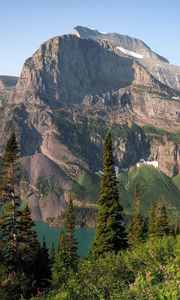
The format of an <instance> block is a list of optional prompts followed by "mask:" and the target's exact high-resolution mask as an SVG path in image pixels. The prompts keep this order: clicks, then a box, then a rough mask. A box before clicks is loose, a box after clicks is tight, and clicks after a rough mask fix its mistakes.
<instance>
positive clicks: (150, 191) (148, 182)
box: [118, 164, 180, 216]
mask: <svg viewBox="0 0 180 300" xmlns="http://www.w3.org/2000/svg"><path fill="white" fill-rule="evenodd" d="M118 182H119V192H120V198H121V201H122V203H123V205H124V207H125V208H126V209H127V210H129V209H132V199H133V195H134V191H135V186H136V183H137V182H139V184H140V188H141V201H142V210H143V214H144V215H145V216H147V214H148V211H149V209H150V208H151V206H152V205H153V204H155V203H156V202H157V201H158V199H159V198H160V197H161V196H164V198H165V200H166V203H167V207H168V210H169V213H170V214H171V215H176V214H177V213H180V190H179V189H178V188H177V186H176V185H175V184H174V183H173V180H172V178H170V177H169V176H167V175H166V174H164V173H163V172H161V171H160V170H158V169H156V168H155V167H153V166H146V165H144V164H142V165H141V166H140V167H136V166H134V167H131V168H130V169H129V171H128V173H127V174H126V173H124V172H123V173H120V174H119V176H118Z"/></svg>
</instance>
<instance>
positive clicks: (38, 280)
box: [35, 237, 51, 289]
mask: <svg viewBox="0 0 180 300" xmlns="http://www.w3.org/2000/svg"><path fill="white" fill-rule="evenodd" d="M35 266H36V267H35V285H36V287H37V288H38V289H39V288H40V289H43V288H46V287H48V285H49V284H50V279H51V270H50V266H51V262H50V258H49V254H48V249H47V246H46V241H45V237H43V243H42V246H39V249H38V253H37V256H36V263H35Z"/></svg>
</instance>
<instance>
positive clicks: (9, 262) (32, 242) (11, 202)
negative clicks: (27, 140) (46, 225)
mask: <svg viewBox="0 0 180 300" xmlns="http://www.w3.org/2000/svg"><path fill="white" fill-rule="evenodd" d="M1 176H2V178H1V182H0V196H1V204H2V207H3V213H2V217H1V219H0V240H1V257H2V261H3V263H4V265H5V267H6V269H7V273H6V277H7V279H9V278H11V280H10V281H8V280H7V281H6V282H7V286H4V287H3V288H4V289H5V290H6V295H9V290H8V288H9V286H10V285H13V286H14V288H15V289H16V293H17V294H18V293H19V297H20V294H22V295H23V296H25V297H26V296H28V295H29V293H30V292H31V291H32V286H31V284H32V281H33V280H34V277H33V271H34V270H33V266H34V262H35V258H36V255H37V249H38V242H37V238H36V233H35V231H34V230H33V228H32V227H33V226H34V223H33V222H32V220H31V216H30V211H29V209H28V207H26V208H25V209H24V210H21V209H20V201H21V199H20V189H19V185H20V165H19V149H18V145H17V142H16V137H15V134H14V133H12V134H11V135H10V138H9V139H8V141H7V144H6V148H5V154H4V156H3V160H2V173H1ZM14 295H15V294H14ZM7 297H9V296H7ZM11 298H12V296H11Z"/></svg>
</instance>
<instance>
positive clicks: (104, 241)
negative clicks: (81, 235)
mask: <svg viewBox="0 0 180 300" xmlns="http://www.w3.org/2000/svg"><path fill="white" fill-rule="evenodd" d="M103 163H104V168H103V175H102V178H101V184H100V194H99V199H98V207H99V210H98V213H97V224H96V236H95V242H94V246H93V252H94V254H95V255H96V256H98V255H101V254H103V253H104V252H107V251H115V252H117V251H119V250H121V249H124V248H126V247H127V234H126V231H125V226H124V220H123V208H122V206H121V205H120V204H119V194H118V188H117V179H116V174H115V167H114V158H113V145H112V139H111V134H110V133H108V134H107V135H106V137H105V141H104V153H103Z"/></svg>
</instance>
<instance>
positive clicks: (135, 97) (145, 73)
mask: <svg viewBox="0 0 180 300" xmlns="http://www.w3.org/2000/svg"><path fill="white" fill-rule="evenodd" d="M14 83H15V82H13V84H14ZM4 86H5V84H4V81H3V80H1V77H0V93H1V94H0V96H1V95H2V91H4V90H5V88H4ZM179 89H180V68H179V67H177V66H172V65H170V64H169V63H168V61H167V60H166V59H165V58H163V57H161V56H160V55H158V54H156V53H154V52H153V51H152V50H151V49H150V48H149V47H148V46H147V45H145V44H144V43H143V42H142V41H140V40H138V39H134V38H130V37H127V36H123V35H119V34H104V33H99V32H98V31H95V30H92V29H88V28H83V27H76V28H74V29H73V32H72V34H70V35H64V36H61V37H54V38H53V39H50V40H48V41H47V42H45V43H44V44H42V45H41V46H40V48H39V49H38V50H37V51H36V52H35V53H34V54H33V56H32V57H30V58H28V59H27V60H26V62H25V64H24V67H23V69H22V73H21V75H20V78H19V80H18V82H17V84H16V86H15V87H14V89H13V90H12V88H11V93H10V94H9V96H8V101H5V96H4V95H5V94H3V96H2V99H3V101H2V105H1V108H0V117H1V118H0V137H1V140H2V144H1V147H0V150H1V152H2V151H3V144H4V143H5V142H6V140H7V136H8V132H9V131H10V130H12V129H14V130H15V131H16V133H17V136H18V138H19V143H20V148H21V155H22V164H23V167H24V172H25V173H24V174H25V175H24V176H25V179H24V181H23V186H22V193H23V195H24V198H25V199H27V201H28V203H29V205H30V207H31V208H32V211H33V213H32V214H33V218H34V219H43V220H46V219H47V218H51V217H57V216H58V215H59V214H61V213H62V212H63V210H64V208H65V207H66V200H65V197H64V193H65V192H66V191H67V190H69V189H73V188H74V186H75V184H76V190H77V185H78V189H80V188H82V187H81V181H80V179H79V177H78V176H79V174H81V171H82V170H83V172H86V173H89V174H91V175H93V176H94V174H95V173H96V172H97V171H99V170H101V168H102V143H103V138H104V135H105V133H106V131H107V130H109V129H111V130H112V134H113V137H114V147H115V155H116V157H115V160H116V165H117V166H119V168H128V167H129V166H131V165H133V164H135V163H136V162H138V160H140V159H141V158H144V159H146V160H158V162H159V167H160V169H161V170H162V171H163V172H165V173H166V174H168V175H173V174H178V173H179V161H180V134H179V131H178V130H179V129H180V91H179ZM77 178H78V179H77ZM78 180H79V181H78ZM57 186H58V187H59V189H57ZM75 197H76V200H77V201H79V198H78V197H79V196H78V194H76V195H75ZM85 200H86V199H85ZM78 203H79V202H78ZM82 208H83V205H82Z"/></svg>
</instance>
